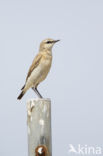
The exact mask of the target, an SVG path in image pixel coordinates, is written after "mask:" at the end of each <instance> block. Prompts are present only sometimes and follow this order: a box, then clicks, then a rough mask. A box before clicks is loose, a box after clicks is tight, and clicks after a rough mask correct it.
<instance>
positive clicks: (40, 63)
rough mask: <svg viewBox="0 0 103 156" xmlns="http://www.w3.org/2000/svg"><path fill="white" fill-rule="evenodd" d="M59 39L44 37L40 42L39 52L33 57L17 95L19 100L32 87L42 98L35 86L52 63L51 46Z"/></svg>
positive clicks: (45, 75) (44, 75) (43, 78)
mask: <svg viewBox="0 0 103 156" xmlns="http://www.w3.org/2000/svg"><path fill="white" fill-rule="evenodd" d="M58 41H60V40H54V39H50V38H48V39H45V40H43V41H42V42H41V43H40V47H39V52H38V54H37V55H36V57H35V58H34V60H33V62H32V64H31V66H30V68H29V71H28V74H27V77H26V81H25V84H24V86H23V87H22V88H21V93H20V95H19V96H18V97H17V99H18V100H20V99H21V98H22V97H23V96H24V94H25V93H26V92H27V90H29V89H30V88H32V89H33V90H34V92H35V93H36V94H37V96H38V97H39V98H43V97H42V95H41V94H40V93H39V91H38V89H37V87H38V85H39V84H40V83H41V82H42V81H43V80H45V78H46V77H47V75H48V73H49V71H50V68H51V64H52V48H53V45H54V44H55V43H57V42H58Z"/></svg>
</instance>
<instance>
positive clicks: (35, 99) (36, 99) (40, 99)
mask: <svg viewBox="0 0 103 156" xmlns="http://www.w3.org/2000/svg"><path fill="white" fill-rule="evenodd" d="M30 101H49V102H51V99H50V98H32V99H28V100H27V103H28V102H30Z"/></svg>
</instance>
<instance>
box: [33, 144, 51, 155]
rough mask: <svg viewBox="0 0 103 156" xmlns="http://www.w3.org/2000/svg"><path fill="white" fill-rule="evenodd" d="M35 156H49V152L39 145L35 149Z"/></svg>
mask: <svg viewBox="0 0 103 156" xmlns="http://www.w3.org/2000/svg"><path fill="white" fill-rule="evenodd" d="M35 154H36V156H49V152H48V149H47V147H46V146H44V145H39V146H37V148H36V149H35Z"/></svg>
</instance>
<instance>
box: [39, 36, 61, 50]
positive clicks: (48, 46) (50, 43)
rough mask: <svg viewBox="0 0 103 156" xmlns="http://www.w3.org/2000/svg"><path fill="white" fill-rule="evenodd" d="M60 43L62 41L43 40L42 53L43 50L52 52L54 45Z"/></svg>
mask: <svg viewBox="0 0 103 156" xmlns="http://www.w3.org/2000/svg"><path fill="white" fill-rule="evenodd" d="M58 41H60V40H53V39H50V38H48V39H45V40H43V41H42V42H41V44H40V51H41V50H51V49H52V47H53V45H54V44H55V43H56V42H58Z"/></svg>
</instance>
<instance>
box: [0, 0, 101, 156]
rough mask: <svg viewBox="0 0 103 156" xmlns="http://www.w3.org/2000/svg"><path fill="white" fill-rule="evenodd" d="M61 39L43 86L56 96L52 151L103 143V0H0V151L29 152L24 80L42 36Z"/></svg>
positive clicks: (4, 155)
mask: <svg viewBox="0 0 103 156" xmlns="http://www.w3.org/2000/svg"><path fill="white" fill-rule="evenodd" d="M48 37H50V38H53V39H60V40H61V41H60V42H58V43H57V44H55V46H54V47H53V63H52V68H51V71H50V73H49V75H48V77H47V79H46V80H45V81H44V82H43V83H41V84H40V86H39V88H38V89H39V91H40V93H41V94H42V95H43V96H44V97H45V98H51V101H52V143H53V144H52V145H53V155H54V156H57V155H58V156H63V155H65V156H66V155H69V154H68V149H69V144H73V145H77V144H82V145H85V144H86V145H88V146H89V145H94V146H95V145H98V146H102V144H103V140H102V136H103V124H102V119H103V1H102V0H99V1H97V0H86V1H82V0H78V1H77V0H61V1H60V0H52V1H48V0H43V1H41V0H38V1H36V0H16V1H13V0H1V1H0V155H1V156H8V155H9V156H14V154H15V156H27V155H28V153H27V125H26V122H27V121H26V120H27V113H26V102H27V100H28V99H30V98H36V95H35V94H34V92H33V91H32V90H29V91H28V92H27V93H26V94H25V96H24V97H23V99H22V100H21V101H17V96H18V95H19V93H20V89H21V87H22V86H23V84H24V82H25V78H26V74H27V72H28V69H29V66H30V65H31V63H32V60H33V58H34V56H35V55H36V54H37V52H38V48H39V44H40V42H41V41H42V40H43V39H45V38H48Z"/></svg>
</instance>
